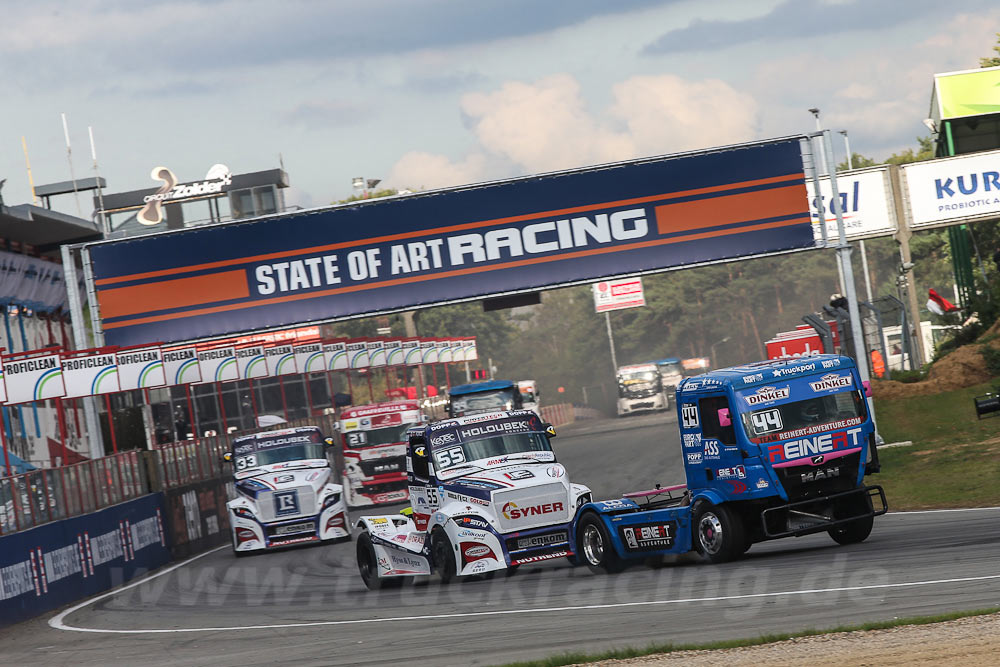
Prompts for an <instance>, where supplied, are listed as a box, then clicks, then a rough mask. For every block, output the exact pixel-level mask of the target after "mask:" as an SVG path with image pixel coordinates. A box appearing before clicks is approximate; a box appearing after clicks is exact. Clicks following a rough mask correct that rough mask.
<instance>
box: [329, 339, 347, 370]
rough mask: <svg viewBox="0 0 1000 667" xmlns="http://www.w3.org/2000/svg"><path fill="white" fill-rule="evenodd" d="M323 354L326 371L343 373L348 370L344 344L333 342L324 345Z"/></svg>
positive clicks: (337, 341)
mask: <svg viewBox="0 0 1000 667" xmlns="http://www.w3.org/2000/svg"><path fill="white" fill-rule="evenodd" d="M323 354H324V355H326V369H327V370H328V371H344V370H347V369H348V367H349V366H348V364H347V343H346V342H344V341H342V340H334V341H330V342H328V343H324V344H323Z"/></svg>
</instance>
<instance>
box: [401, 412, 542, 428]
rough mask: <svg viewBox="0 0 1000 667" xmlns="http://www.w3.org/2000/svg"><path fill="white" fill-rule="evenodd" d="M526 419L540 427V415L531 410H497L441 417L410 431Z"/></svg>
mask: <svg viewBox="0 0 1000 667" xmlns="http://www.w3.org/2000/svg"><path fill="white" fill-rule="evenodd" d="M518 417H519V418H521V419H522V420H524V419H527V420H529V422H531V423H532V425H533V426H537V427H538V430H541V428H542V421H541V417H539V416H538V415H537V414H535V413H534V412H532V411H531V410H500V411H498V412H482V413H479V414H475V415H467V416H465V417H454V418H452V419H442V420H441V421H438V422H434V423H433V424H428V425H427V426H414V427H412V428H411V429H410V432H419V431H426V432H427V433H437V432H439V431H441V430H443V429H447V428H455V427H456V426H468V425H470V424H484V423H487V422H501V421H505V420H509V419H513V418H518Z"/></svg>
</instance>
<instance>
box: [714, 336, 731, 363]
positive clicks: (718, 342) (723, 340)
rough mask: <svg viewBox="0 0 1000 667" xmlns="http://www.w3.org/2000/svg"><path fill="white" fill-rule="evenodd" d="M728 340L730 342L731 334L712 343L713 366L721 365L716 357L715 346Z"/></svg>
mask: <svg viewBox="0 0 1000 667" xmlns="http://www.w3.org/2000/svg"><path fill="white" fill-rule="evenodd" d="M727 342H729V336H726V337H725V338H723V339H722V340H720V341H717V342H715V343H712V345H711V346H710V347H711V350H712V368H718V367H719V363H718V360H717V359H716V358H715V346H716V345H722V344H723V343H727Z"/></svg>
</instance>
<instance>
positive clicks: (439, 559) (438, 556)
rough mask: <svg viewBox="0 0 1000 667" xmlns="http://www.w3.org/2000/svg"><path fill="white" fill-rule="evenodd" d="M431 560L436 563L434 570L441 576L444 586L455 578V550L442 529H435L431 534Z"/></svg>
mask: <svg viewBox="0 0 1000 667" xmlns="http://www.w3.org/2000/svg"><path fill="white" fill-rule="evenodd" d="M431 559H432V560H433V561H434V569H436V570H437V571H438V574H440V575H441V583H442V584H447V583H449V582H451V580H452V579H454V578H455V573H456V566H455V549H454V547H452V546H451V540H449V539H448V534H447V533H445V532H444V529H443V528H441V527H437V528H435V529H434V531H433V532H432V533H431Z"/></svg>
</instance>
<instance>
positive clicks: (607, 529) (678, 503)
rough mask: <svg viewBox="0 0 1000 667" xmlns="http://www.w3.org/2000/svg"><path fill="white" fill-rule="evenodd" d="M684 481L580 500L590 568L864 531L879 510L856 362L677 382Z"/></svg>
mask: <svg viewBox="0 0 1000 667" xmlns="http://www.w3.org/2000/svg"><path fill="white" fill-rule="evenodd" d="M677 413H678V424H679V426H680V435H681V456H683V457H684V469H685V473H686V477H687V484H686V485H685V484H680V485H676V486H669V487H665V488H661V487H657V488H655V489H651V490H648V491H637V492H633V493H626V494H625V495H624V496H623V497H622V498H620V499H616V500H606V501H601V502H594V503H589V504H587V505H585V506H583V507H582V508H581V510H580V513H579V514H578V518H577V520H576V521H575V522H574V524H573V540H574V544H575V545H576V551H577V553H578V554H579V556H580V557H581V558H582V559H583V560H584V562H586V563H587V565H589V566H590V567H591V569H595V570H606V571H609V572H614V571H618V570H620V569H622V568H623V567H624V566H625V565H627V564H628V563H629V562H636V561H638V560H640V559H643V558H646V557H649V556H657V555H663V554H678V553H684V552H687V551H692V550H697V551H699V552H701V554H702V555H703V556H704V557H705V559H706V560H708V561H709V562H713V563H719V562H724V561H727V560H732V559H734V558H738V557H739V556H741V555H742V554H743V553H744V552H746V550H747V549H749V548H750V547H751V545H753V544H754V543H756V542H762V541H765V540H773V539H778V538H782V537H792V536H798V535H808V534H811V533H820V532H826V533H829V535H830V537H831V538H833V540H834V541H836V542H838V543H839V544H854V543H857V542H861V541H863V540H865V539H866V538H867V537H868V535H869V534H870V533H871V530H872V525H873V522H874V517H876V516H879V515H881V514H884V513H885V512H886V510H887V503H886V499H885V493H884V492H883V490H882V487H880V486H877V485H872V486H869V485H866V484H865V479H864V478H865V475H867V474H872V473H876V472H878V471H879V461H878V452H877V450H876V447H875V428H874V423H873V422H872V419H871V415H870V414H869V412H868V404H867V402H866V400H865V389H863V387H862V383H861V378H860V376H859V374H858V371H857V368H856V366H855V363H854V361H853V360H852V359H851V358H849V357H843V356H837V355H817V356H811V357H805V358H801V359H779V360H771V361H763V362H759V363H754V364H749V365H746V366H736V367H733V368H727V369H722V370H717V371H710V372H707V373H705V374H703V375H700V376H698V377H695V378H688V379H685V380H684V381H683V382H682V383H681V385H680V386H679V387H678V388H677Z"/></svg>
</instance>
